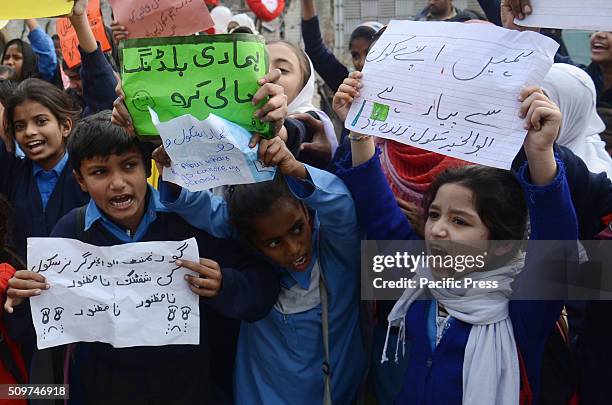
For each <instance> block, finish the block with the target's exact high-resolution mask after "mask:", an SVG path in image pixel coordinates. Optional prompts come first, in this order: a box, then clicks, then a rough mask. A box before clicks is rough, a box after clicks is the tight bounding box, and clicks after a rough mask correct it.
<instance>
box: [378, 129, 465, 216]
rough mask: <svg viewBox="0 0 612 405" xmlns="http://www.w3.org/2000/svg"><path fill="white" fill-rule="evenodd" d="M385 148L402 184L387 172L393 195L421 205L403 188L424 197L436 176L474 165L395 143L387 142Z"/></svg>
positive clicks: (389, 162)
mask: <svg viewBox="0 0 612 405" xmlns="http://www.w3.org/2000/svg"><path fill="white" fill-rule="evenodd" d="M385 148H386V151H387V157H388V159H389V161H388V164H390V165H391V166H393V168H394V169H395V172H396V173H397V175H398V177H399V178H400V180H401V184H398V183H397V181H396V180H395V179H393V176H390V175H389V172H388V171H385V172H386V174H387V180H389V184H390V185H391V189H392V190H393V193H394V194H395V195H396V196H398V197H400V198H402V199H404V200H408V201H412V202H414V203H416V204H420V201H414V198H409V197H408V196H407V195H406V193H405V192H404V191H402V188H404V187H407V188H409V189H410V190H412V191H414V192H415V193H417V194H420V195H421V197H422V195H423V193H424V192H425V191H426V190H427V189H428V188H429V186H430V185H431V183H432V181H433V180H434V179H435V178H436V176H437V175H439V174H440V173H442V172H443V171H445V170H446V169H448V168H451V167H461V166H466V165H470V164H473V163H469V162H466V161H463V160H459V159H455V158H452V157H449V156H444V155H440V154H438V153H435V152H429V151H426V150H424V149H419V148H415V147H414V146H409V145H404V144H402V143H399V142H395V141H385Z"/></svg>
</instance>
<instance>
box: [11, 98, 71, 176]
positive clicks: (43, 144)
mask: <svg viewBox="0 0 612 405" xmlns="http://www.w3.org/2000/svg"><path fill="white" fill-rule="evenodd" d="M13 127H14V128H15V139H16V140H17V143H19V147H21V149H22V150H23V152H24V153H25V154H26V156H27V157H28V158H30V159H31V160H33V161H34V162H36V163H38V164H39V165H41V166H42V168H43V169H45V170H51V169H53V167H54V166H55V165H56V164H57V163H58V162H59V161H60V160H61V159H62V157H63V156H64V150H65V146H64V144H65V140H66V138H67V137H68V135H69V134H70V130H71V129H72V121H70V120H66V121H65V122H63V123H60V122H59V121H58V120H57V118H55V115H53V113H52V112H51V111H50V110H49V109H48V108H47V107H45V106H43V105H42V104H40V103H38V102H36V101H29V100H27V101H25V102H23V103H21V104H20V105H18V106H17V107H15V110H14V111H13Z"/></svg>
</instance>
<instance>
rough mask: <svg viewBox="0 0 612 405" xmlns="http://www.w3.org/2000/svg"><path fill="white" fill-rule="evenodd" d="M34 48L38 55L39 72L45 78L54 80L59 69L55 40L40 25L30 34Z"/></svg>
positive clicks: (29, 37)
mask: <svg viewBox="0 0 612 405" xmlns="http://www.w3.org/2000/svg"><path fill="white" fill-rule="evenodd" d="M28 39H29V40H30V44H31V45H32V50H33V51H34V53H35V54H36V55H38V72H39V73H40V75H41V76H42V78H43V79H45V80H47V81H51V80H53V78H54V77H55V71H56V69H57V56H56V54H55V47H54V46H53V40H52V39H51V37H50V36H49V35H47V33H46V32H45V31H43V30H42V28H40V27H38V28H36V29H34V30H32V31H30V33H29V34H28Z"/></svg>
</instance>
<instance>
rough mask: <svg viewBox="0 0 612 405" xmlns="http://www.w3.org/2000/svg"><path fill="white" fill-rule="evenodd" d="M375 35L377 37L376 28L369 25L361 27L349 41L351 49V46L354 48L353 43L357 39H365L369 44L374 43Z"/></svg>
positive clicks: (353, 33)
mask: <svg viewBox="0 0 612 405" xmlns="http://www.w3.org/2000/svg"><path fill="white" fill-rule="evenodd" d="M374 35H376V30H375V29H374V28H372V27H370V26H368V25H360V26H359V27H357V28H355V30H354V31H353V32H352V33H351V37H350V39H349V49H351V46H353V41H355V40H356V39H359V38H363V39H365V40H366V41H368V42H372V40H373V39H374Z"/></svg>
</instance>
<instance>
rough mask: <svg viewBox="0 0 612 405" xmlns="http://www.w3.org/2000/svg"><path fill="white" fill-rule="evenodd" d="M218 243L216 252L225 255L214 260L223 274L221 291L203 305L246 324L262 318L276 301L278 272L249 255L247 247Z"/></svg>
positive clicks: (235, 243) (232, 242) (234, 243)
mask: <svg viewBox="0 0 612 405" xmlns="http://www.w3.org/2000/svg"><path fill="white" fill-rule="evenodd" d="M217 243H218V244H219V246H218V248H217V249H215V250H216V251H218V252H224V254H222V255H220V256H219V257H216V258H215V259H216V260H217V261H218V263H219V265H220V266H221V272H222V275H223V278H222V282H221V291H220V292H219V294H218V295H217V296H216V297H214V298H212V299H205V302H206V303H207V304H208V305H209V306H210V307H211V308H213V309H214V310H216V311H217V312H219V313H220V314H222V315H225V316H227V317H230V318H234V319H240V320H242V321H247V322H255V321H258V320H260V319H262V318H264V317H265V316H267V315H268V313H269V312H270V310H271V309H272V307H273V306H274V304H275V303H276V301H277V300H278V294H279V292H280V279H279V275H278V273H277V272H275V271H274V269H273V268H272V265H270V264H268V263H267V262H266V261H264V260H263V259H262V258H261V257H259V256H256V255H255V254H251V253H249V250H248V248H247V247H246V246H243V245H241V244H238V243H237V242H235V241H228V240H217Z"/></svg>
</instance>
